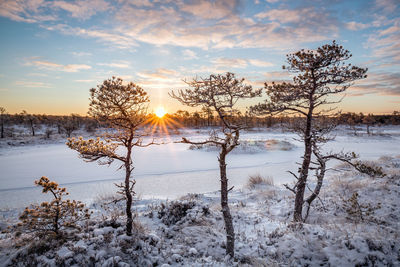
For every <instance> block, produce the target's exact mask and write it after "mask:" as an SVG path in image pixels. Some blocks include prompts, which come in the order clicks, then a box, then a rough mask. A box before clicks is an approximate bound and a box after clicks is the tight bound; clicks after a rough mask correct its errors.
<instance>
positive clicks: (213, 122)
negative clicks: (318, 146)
mask: <svg viewBox="0 0 400 267" xmlns="http://www.w3.org/2000/svg"><path fill="white" fill-rule="evenodd" d="M227 116H229V117H230V119H231V120H232V121H236V122H238V123H240V124H242V125H246V126H247V127H273V126H277V127H280V126H284V125H288V124H291V123H293V122H295V121H297V120H299V119H300V118H297V117H291V116H265V117H258V116H255V115H252V114H250V113H248V112H246V113H244V114H243V113H241V112H237V113H236V114H229V115H227ZM148 117H149V119H148V120H147V121H148V122H147V125H145V127H147V126H149V127H150V126H151V125H152V124H154V121H155V120H154V119H152V118H154V117H155V115H154V114H150V115H148ZM327 119H329V120H332V121H333V120H334V121H335V122H336V124H339V125H349V126H351V127H356V126H357V125H367V127H368V128H369V126H381V125H400V112H398V111H395V112H393V114H390V115H373V114H363V113H358V114H357V113H342V114H340V115H338V116H336V117H329V118H327ZM156 120H157V119H156ZM160 120H162V121H164V122H165V126H166V127H168V128H175V129H179V128H182V127H212V126H218V125H219V124H220V121H219V119H218V116H215V114H213V113H212V112H211V111H209V110H207V109H203V110H202V111H195V112H188V111H184V110H178V111H177V112H175V113H173V114H166V115H165V118H163V119H160ZM14 126H21V127H23V128H24V129H26V133H25V134H29V135H32V136H35V135H36V134H37V131H38V130H41V132H42V134H45V135H46V136H47V137H48V138H50V136H51V135H52V134H55V133H57V134H65V136H67V137H70V136H71V135H72V133H73V132H74V131H76V130H78V129H82V130H85V131H87V132H88V133H94V132H95V131H96V129H97V128H99V127H104V126H105V125H101V124H99V123H98V122H97V121H96V120H95V119H93V118H91V117H88V116H81V115H79V114H71V115H65V116H57V115H45V114H43V115H38V114H29V113H27V112H26V111H23V112H21V113H19V114H7V113H6V112H4V113H1V114H0V127H1V138H4V137H7V136H8V137H11V136H14V135H19V134H18V133H16V132H15V128H14ZM368 131H369V130H368Z"/></svg>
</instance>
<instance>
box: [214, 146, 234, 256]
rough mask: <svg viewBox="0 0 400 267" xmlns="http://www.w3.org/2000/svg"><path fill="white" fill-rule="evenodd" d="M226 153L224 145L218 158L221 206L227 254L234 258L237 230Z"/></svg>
mask: <svg viewBox="0 0 400 267" xmlns="http://www.w3.org/2000/svg"><path fill="white" fill-rule="evenodd" d="M226 154H227V152H226V148H225V147H222V151H221V153H220V154H219V158H218V161H219V170H220V178H221V208H222V214H223V217H224V222H225V230H226V254H227V255H228V254H229V255H230V256H231V257H232V258H233V257H234V255H235V251H234V250H235V230H234V228H233V223H232V215H231V212H230V210H229V205H228V178H227V176H226V163H225V157H226Z"/></svg>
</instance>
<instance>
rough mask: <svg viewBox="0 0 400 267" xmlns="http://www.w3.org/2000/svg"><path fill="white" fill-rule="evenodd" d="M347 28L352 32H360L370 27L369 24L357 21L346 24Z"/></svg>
mask: <svg viewBox="0 0 400 267" xmlns="http://www.w3.org/2000/svg"><path fill="white" fill-rule="evenodd" d="M345 26H346V28H347V29H349V30H351V31H359V30H363V29H366V28H368V27H369V25H368V24H364V23H361V22H356V21H350V22H347V23H345Z"/></svg>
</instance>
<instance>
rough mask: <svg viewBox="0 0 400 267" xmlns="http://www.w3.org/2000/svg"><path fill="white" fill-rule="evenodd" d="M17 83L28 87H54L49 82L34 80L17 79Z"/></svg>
mask: <svg viewBox="0 0 400 267" xmlns="http://www.w3.org/2000/svg"><path fill="white" fill-rule="evenodd" d="M15 84H16V85H17V86H21V87H28V88H51V87H52V86H51V85H50V84H48V83H43V82H32V81H16V82H15Z"/></svg>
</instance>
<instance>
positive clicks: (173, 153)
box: [0, 127, 400, 210]
mask: <svg viewBox="0 0 400 267" xmlns="http://www.w3.org/2000/svg"><path fill="white" fill-rule="evenodd" d="M381 131H382V132H383V133H386V132H387V133H388V134H386V135H383V134H380V135H374V136H366V135H362V136H361V135H360V136H352V135H349V133H348V132H347V131H346V130H345V129H341V130H339V131H337V132H336V135H337V137H336V140H335V141H333V142H330V143H328V144H327V146H326V147H325V150H327V151H331V150H332V151H341V150H344V151H355V152H357V153H359V154H360V156H361V158H362V159H376V158H378V157H380V156H382V155H393V154H396V153H398V151H400V149H399V148H400V127H382V128H381ZM206 133H207V131H206V130H186V131H185V132H183V133H182V135H183V136H188V137H190V138H192V139H197V140H201V139H204V138H205V135H206ZM294 137H295V135H294V134H289V133H282V132H281V131H279V130H273V131H271V130H267V131H249V132H245V133H243V134H242V135H241V140H271V139H273V140H279V141H288V142H290V143H292V144H294V145H295V146H296V147H295V148H294V149H292V150H289V151H281V150H265V151H264V152H260V153H255V154H248V153H244V154H243V153H240V154H237V153H236V154H235V153H234V154H229V155H228V157H227V160H228V177H229V183H230V185H233V186H235V188H241V187H242V186H243V185H244V184H245V183H246V182H247V179H248V176H249V175H252V174H257V173H260V174H262V175H264V176H272V177H273V178H274V181H275V184H282V183H287V182H290V181H292V177H291V176H290V175H289V174H288V173H287V171H288V170H292V171H293V170H294V171H295V170H296V169H297V165H296V162H297V161H299V160H300V157H301V154H302V147H301V143H299V142H297V141H295V140H293V138H294ZM179 138H180V136H172V137H171V139H170V140H168V139H166V141H169V142H172V141H176V140H179ZM216 157H217V152H215V151H211V152H206V151H197V150H196V151H193V150H189V149H188V145H184V144H174V143H169V144H166V145H159V146H152V147H148V148H144V149H141V148H138V149H135V151H134V162H135V166H136V168H135V170H134V172H133V178H135V179H136V181H137V183H136V186H135V191H136V192H137V196H138V197H140V198H146V199H149V198H162V199H174V198H177V197H179V196H182V195H185V194H187V193H205V192H213V191H216V190H218V189H219V178H218V177H219V173H218V162H217V159H216ZM117 168H118V165H117V164H113V165H111V166H110V167H107V166H98V165H97V164H96V163H85V162H83V160H81V159H79V158H78V157H77V154H76V153H75V152H74V151H72V150H69V149H68V148H67V147H66V146H65V145H64V144H46V145H38V146H26V147H18V148H5V149H2V151H1V155H0V170H1V173H0V192H1V194H0V203H1V206H0V209H1V210H8V209H14V208H22V207H24V206H27V205H28V204H29V203H32V202H40V201H43V198H44V196H43V195H42V194H40V192H39V190H38V189H37V188H35V187H34V186H33V181H34V180H35V179H38V178H39V177H41V176H47V177H49V178H50V179H52V180H55V181H57V182H59V183H60V184H61V185H63V186H66V187H67V189H68V191H69V192H70V193H71V198H74V199H80V200H83V201H85V202H86V203H91V202H92V201H93V200H95V199H96V197H97V196H99V195H100V196H102V195H109V194H113V193H114V192H115V186H114V185H113V184H114V183H119V182H121V181H122V179H121V177H123V172H122V171H116V169H117Z"/></svg>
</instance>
